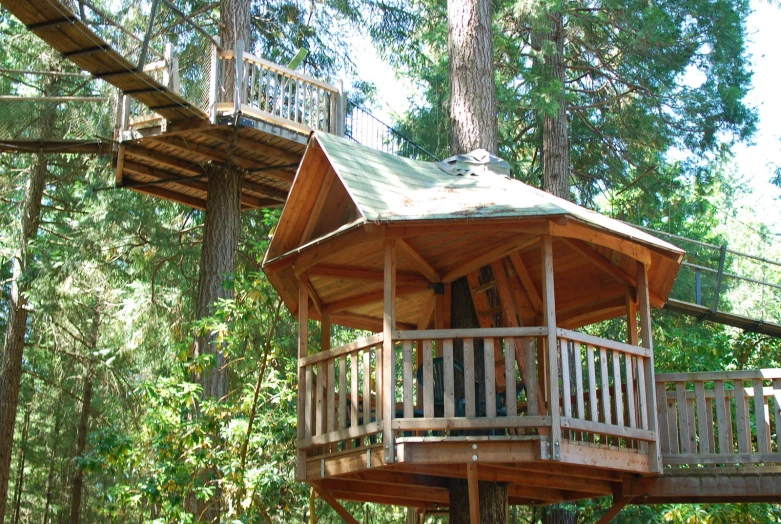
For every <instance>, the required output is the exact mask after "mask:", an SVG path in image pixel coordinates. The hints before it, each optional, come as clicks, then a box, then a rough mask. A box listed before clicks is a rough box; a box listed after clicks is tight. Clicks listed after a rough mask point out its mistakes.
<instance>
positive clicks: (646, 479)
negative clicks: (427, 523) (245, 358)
mask: <svg viewBox="0 0 781 524" xmlns="http://www.w3.org/2000/svg"><path fill="white" fill-rule="evenodd" d="M546 336H547V329H546V328H544V327H527V328H494V329H476V330H458V331H457V330H425V331H396V332H394V334H393V346H392V347H393V348H394V356H393V357H392V359H391V360H392V361H394V362H395V364H396V365H395V369H394V373H393V376H394V377H395V379H394V381H393V383H392V384H388V385H385V386H384V387H383V384H382V377H383V376H384V373H383V370H382V365H383V362H385V359H383V355H382V352H383V335H382V334H378V335H374V336H372V337H369V338H367V339H362V340H360V341H356V342H354V343H351V344H347V345H345V346H341V347H338V348H333V349H330V350H328V351H325V352H321V353H316V354H314V355H311V356H309V357H306V358H303V359H300V362H299V365H300V366H301V367H302V368H303V376H304V380H303V382H302V387H303V394H304V406H303V410H304V417H303V425H304V427H303V433H302V437H303V438H302V439H301V440H299V442H298V447H299V449H300V450H301V451H302V452H303V454H304V457H305V467H304V468H303V469H301V470H299V475H300V478H301V480H305V481H306V482H309V483H311V484H313V485H316V486H318V487H320V488H323V489H325V490H327V491H329V492H330V493H331V494H332V495H333V496H335V497H336V498H339V499H344V500H353V501H371V502H380V503H392V504H400V505H409V506H416V507H419V508H436V507H445V506H447V505H448V499H447V497H448V484H447V482H448V480H447V479H449V478H467V475H468V469H469V468H470V467H473V468H476V471H477V475H478V477H479V479H480V480H484V481H498V482H507V483H508V484H509V493H510V503H511V504H549V503H554V502H561V501H568V500H577V499H584V498H592V497H600V496H606V495H613V496H615V497H617V499H616V500H625V502H626V501H631V503H659V502H675V501H678V502H683V501H690V502H696V501H709V502H717V501H733V502H745V501H770V500H778V498H777V497H778V496H779V494H781V467H779V466H778V463H779V462H781V454H779V453H778V449H779V448H778V433H779V432H778V427H777V425H778V423H779V422H781V417H780V416H779V413H781V411H780V410H781V370H760V371H744V372H716V373H680V374H660V375H657V376H656V378H655V385H656V393H655V395H656V396H657V397H658V399H664V400H661V401H660V403H659V407H658V412H657V414H658V419H659V432H658V433H656V432H652V431H650V430H648V429H647V428H648V427H649V424H648V420H649V417H653V416H654V414H653V413H652V412H651V411H649V406H650V405H653V403H652V402H649V399H648V398H647V397H646V393H645V392H646V391H648V389H647V388H646V387H645V384H644V380H645V378H646V377H647V376H648V373H647V372H646V369H647V367H646V366H647V364H648V362H647V358H648V356H649V355H648V350H646V349H645V348H642V347H636V346H631V345H629V344H624V343H620V342H613V341H609V340H604V339H598V338H596V337H590V336H587V335H583V334H580V333H577V332H574V331H568V330H563V329H558V330H556V337H557V341H558V345H557V350H558V355H557V356H558V360H559V362H560V364H559V365H560V368H559V373H558V374H559V376H560V382H559V384H558V393H559V395H558V396H559V397H560V398H561V401H560V403H559V405H558V407H556V408H555V409H551V406H550V402H549V400H548V399H549V398H550V397H551V391H550V390H549V389H546V388H548V387H549V386H548V385H546V384H544V383H540V382H539V381H535V380H532V381H531V382H530V383H529V382H527V383H524V384H523V390H521V388H520V386H521V384H520V383H518V384H516V382H518V381H519V380H520V377H521V376H522V375H521V366H528V367H529V368H531V369H532V371H531V373H529V375H528V376H531V377H535V378H536V377H539V376H540V372H541V371H543V370H541V369H538V365H537V362H538V361H539V354H538V353H537V352H536V348H538V347H542V341H543V340H544V339H545V338H546ZM457 341H460V342H462V343H463V347H464V353H463V357H461V358H463V363H464V365H463V372H462V371H461V369H460V367H459V365H458V360H457V359H454V345H455V343H456V342H457ZM516 341H519V342H520V341H524V344H525V347H526V350H527V356H526V362H524V363H519V362H517V361H516V360H515V354H516V353H515V343H516ZM479 342H482V345H483V347H484V351H485V352H486V356H488V357H489V358H494V355H500V356H501V358H502V359H504V364H505V370H506V375H505V376H504V377H497V376H495V375H494V374H493V373H491V371H493V370H491V369H490V368H489V369H488V370H487V371H488V372H487V373H486V377H485V382H484V383H482V384H480V386H479V387H478V388H476V389H477V391H482V392H483V393H482V395H484V398H483V399H479V398H476V397H475V395H474V394H470V393H469V388H464V384H467V383H471V382H473V381H474V380H475V377H474V375H473V374H472V373H470V372H468V371H467V370H469V369H470V368H471V367H472V362H471V360H472V359H473V358H474V357H473V351H474V348H475V347H476V346H478V345H479ZM529 350H531V351H529ZM495 352H496V353H495ZM438 357H440V358H442V362H443V372H444V373H443V379H444V386H443V387H444V402H443V404H442V405H437V404H435V401H434V398H435V396H434V391H433V386H432V384H433V383H434V381H435V380H436V379H435V375H434V372H433V368H434V367H435V366H434V364H433V363H434V362H436V359H437V358H438ZM454 363H455V364H454ZM418 368H420V369H421V370H422V372H421V374H420V375H417V373H415V372H414V371H415V370H417V369H418ZM416 375H417V376H416ZM543 375H544V373H543ZM419 377H420V378H422V383H421V381H420V380H419ZM744 381H745V383H744ZM508 385H509V386H508ZM516 385H517V386H518V387H516ZM741 386H744V387H741ZM652 394H653V393H652ZM386 395H390V396H391V398H393V399H394V405H395V408H394V410H393V412H392V413H390V414H389V416H390V419H391V421H390V424H389V426H390V427H391V428H392V433H391V442H392V448H391V450H390V454H388V448H387V445H386V444H387V441H388V438H387V436H386V435H387V434H386V433H384V432H383V428H384V427H386V426H387V425H386V424H385V422H384V418H385V416H387V415H385V414H384V413H383V410H382V409H378V408H377V406H382V405H383V401H382V398H383V397H384V396H386ZM497 398H501V399H503V401H502V402H500V403H499V404H497ZM756 398H761V399H762V403H761V404H757V405H755V404H754V403H753V399H756ZM340 399H342V400H340ZM498 405H499V406H501V407H497V406H498ZM679 406H682V407H679ZM554 424H558V428H556V427H554ZM756 428H760V431H757V429H756ZM554 434H560V435H561V440H560V441H555V440H554V439H553V437H552V435H554ZM733 434H734V435H735V438H733V436H732V435H733ZM771 437H772V438H771ZM552 443H555V444H554V445H552ZM653 443H659V444H660V449H661V452H662V455H661V462H660V466H661V467H659V468H655V467H653V457H652V456H649V449H651V448H653V446H650V445H651V444H653ZM774 497H775V499H774Z"/></svg>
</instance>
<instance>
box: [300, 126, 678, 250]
mask: <svg viewBox="0 0 781 524" xmlns="http://www.w3.org/2000/svg"><path fill="white" fill-rule="evenodd" d="M314 134H315V136H316V138H317V140H318V142H319V143H320V144H321V146H322V148H323V151H324V152H325V155H326V156H327V158H328V160H329V161H330V162H331V165H332V166H333V168H334V170H335V172H336V174H337V176H338V177H339V178H340V179H341V180H342V182H343V183H344V185H345V188H346V189H347V192H348V193H349V194H350V196H351V197H352V199H353V200H354V201H355V204H356V205H357V207H358V209H359V211H360V212H361V214H362V215H363V216H364V217H365V218H366V220H367V221H370V222H378V223H390V222H401V221H419V220H454V219H460V220H463V219H475V220H478V219H490V218H529V217H546V216H570V217H574V218H576V219H578V220H580V221H582V222H585V223H587V224H590V225H593V226H596V227H598V228H600V229H604V230H608V231H611V232H614V233H617V234H619V235H621V236H623V237H626V238H630V239H634V240H637V241H640V242H643V243H646V244H650V245H653V246H657V247H660V248H663V249H666V250H672V251H676V252H679V253H683V251H682V250H681V249H680V248H678V247H676V246H674V245H672V244H669V243H667V242H664V241H663V240H660V239H658V238H656V237H654V236H652V235H649V234H647V233H645V232H643V231H640V230H639V229H636V228H634V227H632V226H630V225H628V224H625V223H623V222H621V221H618V220H614V219H612V218H609V217H606V216H604V215H601V214H599V213H596V212H594V211H590V210H588V209H586V208H584V207H581V206H578V205H577V204H573V203H572V202H568V201H567V200H564V199H562V198H558V197H556V196H553V195H551V194H549V193H546V192H544V191H541V190H539V189H537V188H534V187H532V186H529V185H527V184H524V183H523V182H521V181H519V180H514V179H511V178H508V177H506V176H503V175H498V174H494V173H491V172H488V171H486V172H485V173H482V174H480V175H472V176H454V175H450V174H447V173H445V172H444V171H442V170H441V169H440V168H439V167H438V166H437V163H436V162H422V161H418V160H411V159H408V158H403V157H400V156H397V155H391V154H388V153H383V152H380V151H376V150H374V149H371V148H369V147H366V146H363V145H360V144H358V143H356V142H353V141H351V140H347V139H344V138H340V137H337V136H335V135H331V134H327V133H322V132H315V133H314Z"/></svg>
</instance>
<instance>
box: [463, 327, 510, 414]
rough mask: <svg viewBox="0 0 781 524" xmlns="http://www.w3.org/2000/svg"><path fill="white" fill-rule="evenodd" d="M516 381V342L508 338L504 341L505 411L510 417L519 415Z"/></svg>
mask: <svg viewBox="0 0 781 524" xmlns="http://www.w3.org/2000/svg"><path fill="white" fill-rule="evenodd" d="M515 380H516V379H515V340H514V339H512V338H509V337H508V338H506V339H504V387H505V389H504V398H505V400H504V409H505V412H506V413H507V416H508V417H515V416H517V415H518V392H517V391H516V390H515ZM467 384H468V382H467Z"/></svg>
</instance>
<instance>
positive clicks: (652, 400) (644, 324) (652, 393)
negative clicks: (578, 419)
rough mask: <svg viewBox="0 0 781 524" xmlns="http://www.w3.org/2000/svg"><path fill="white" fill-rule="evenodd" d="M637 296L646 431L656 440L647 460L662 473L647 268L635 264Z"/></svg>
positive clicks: (651, 446) (654, 470)
mask: <svg viewBox="0 0 781 524" xmlns="http://www.w3.org/2000/svg"><path fill="white" fill-rule="evenodd" d="M637 294H638V298H639V301H640V304H639V313H640V332H641V334H642V347H644V348H646V349H648V350H649V352H650V356H649V357H648V360H647V365H646V366H645V369H644V370H643V371H644V373H645V397H646V399H647V404H648V407H647V409H648V430H649V431H650V432H651V433H653V434H654V435H656V440H655V441H654V442H651V443H650V444H649V446H648V460H649V463H650V464H649V465H650V469H651V471H653V472H658V473H661V472H662V456H661V450H660V449H659V434H658V429H657V428H658V427H659V424H658V421H657V419H656V416H657V415H656V400H657V399H656V383H655V376H654V340H653V334H652V332H651V300H650V296H649V292H648V268H647V267H646V266H645V264H641V263H638V264H637Z"/></svg>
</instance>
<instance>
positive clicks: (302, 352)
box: [296, 274, 309, 481]
mask: <svg viewBox="0 0 781 524" xmlns="http://www.w3.org/2000/svg"><path fill="white" fill-rule="evenodd" d="M308 306H309V279H308V278H307V276H306V274H304V275H301V277H299V279H298V358H299V359H302V358H304V357H306V356H308V354H309V347H308V345H307V341H308V340H309V308H308ZM305 382H306V369H305V368H304V367H303V366H298V422H297V424H298V426H297V437H298V442H302V441H303V440H304V439H305V438H306V437H307V435H306V431H305V427H304V426H305V417H306V416H308V415H309V414H308V413H306V402H305V400H306V395H307V394H308V392H307V391H306V388H305V387H304V383H305ZM296 480H299V481H304V480H306V451H303V450H301V449H299V450H298V454H297V461H296Z"/></svg>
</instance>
